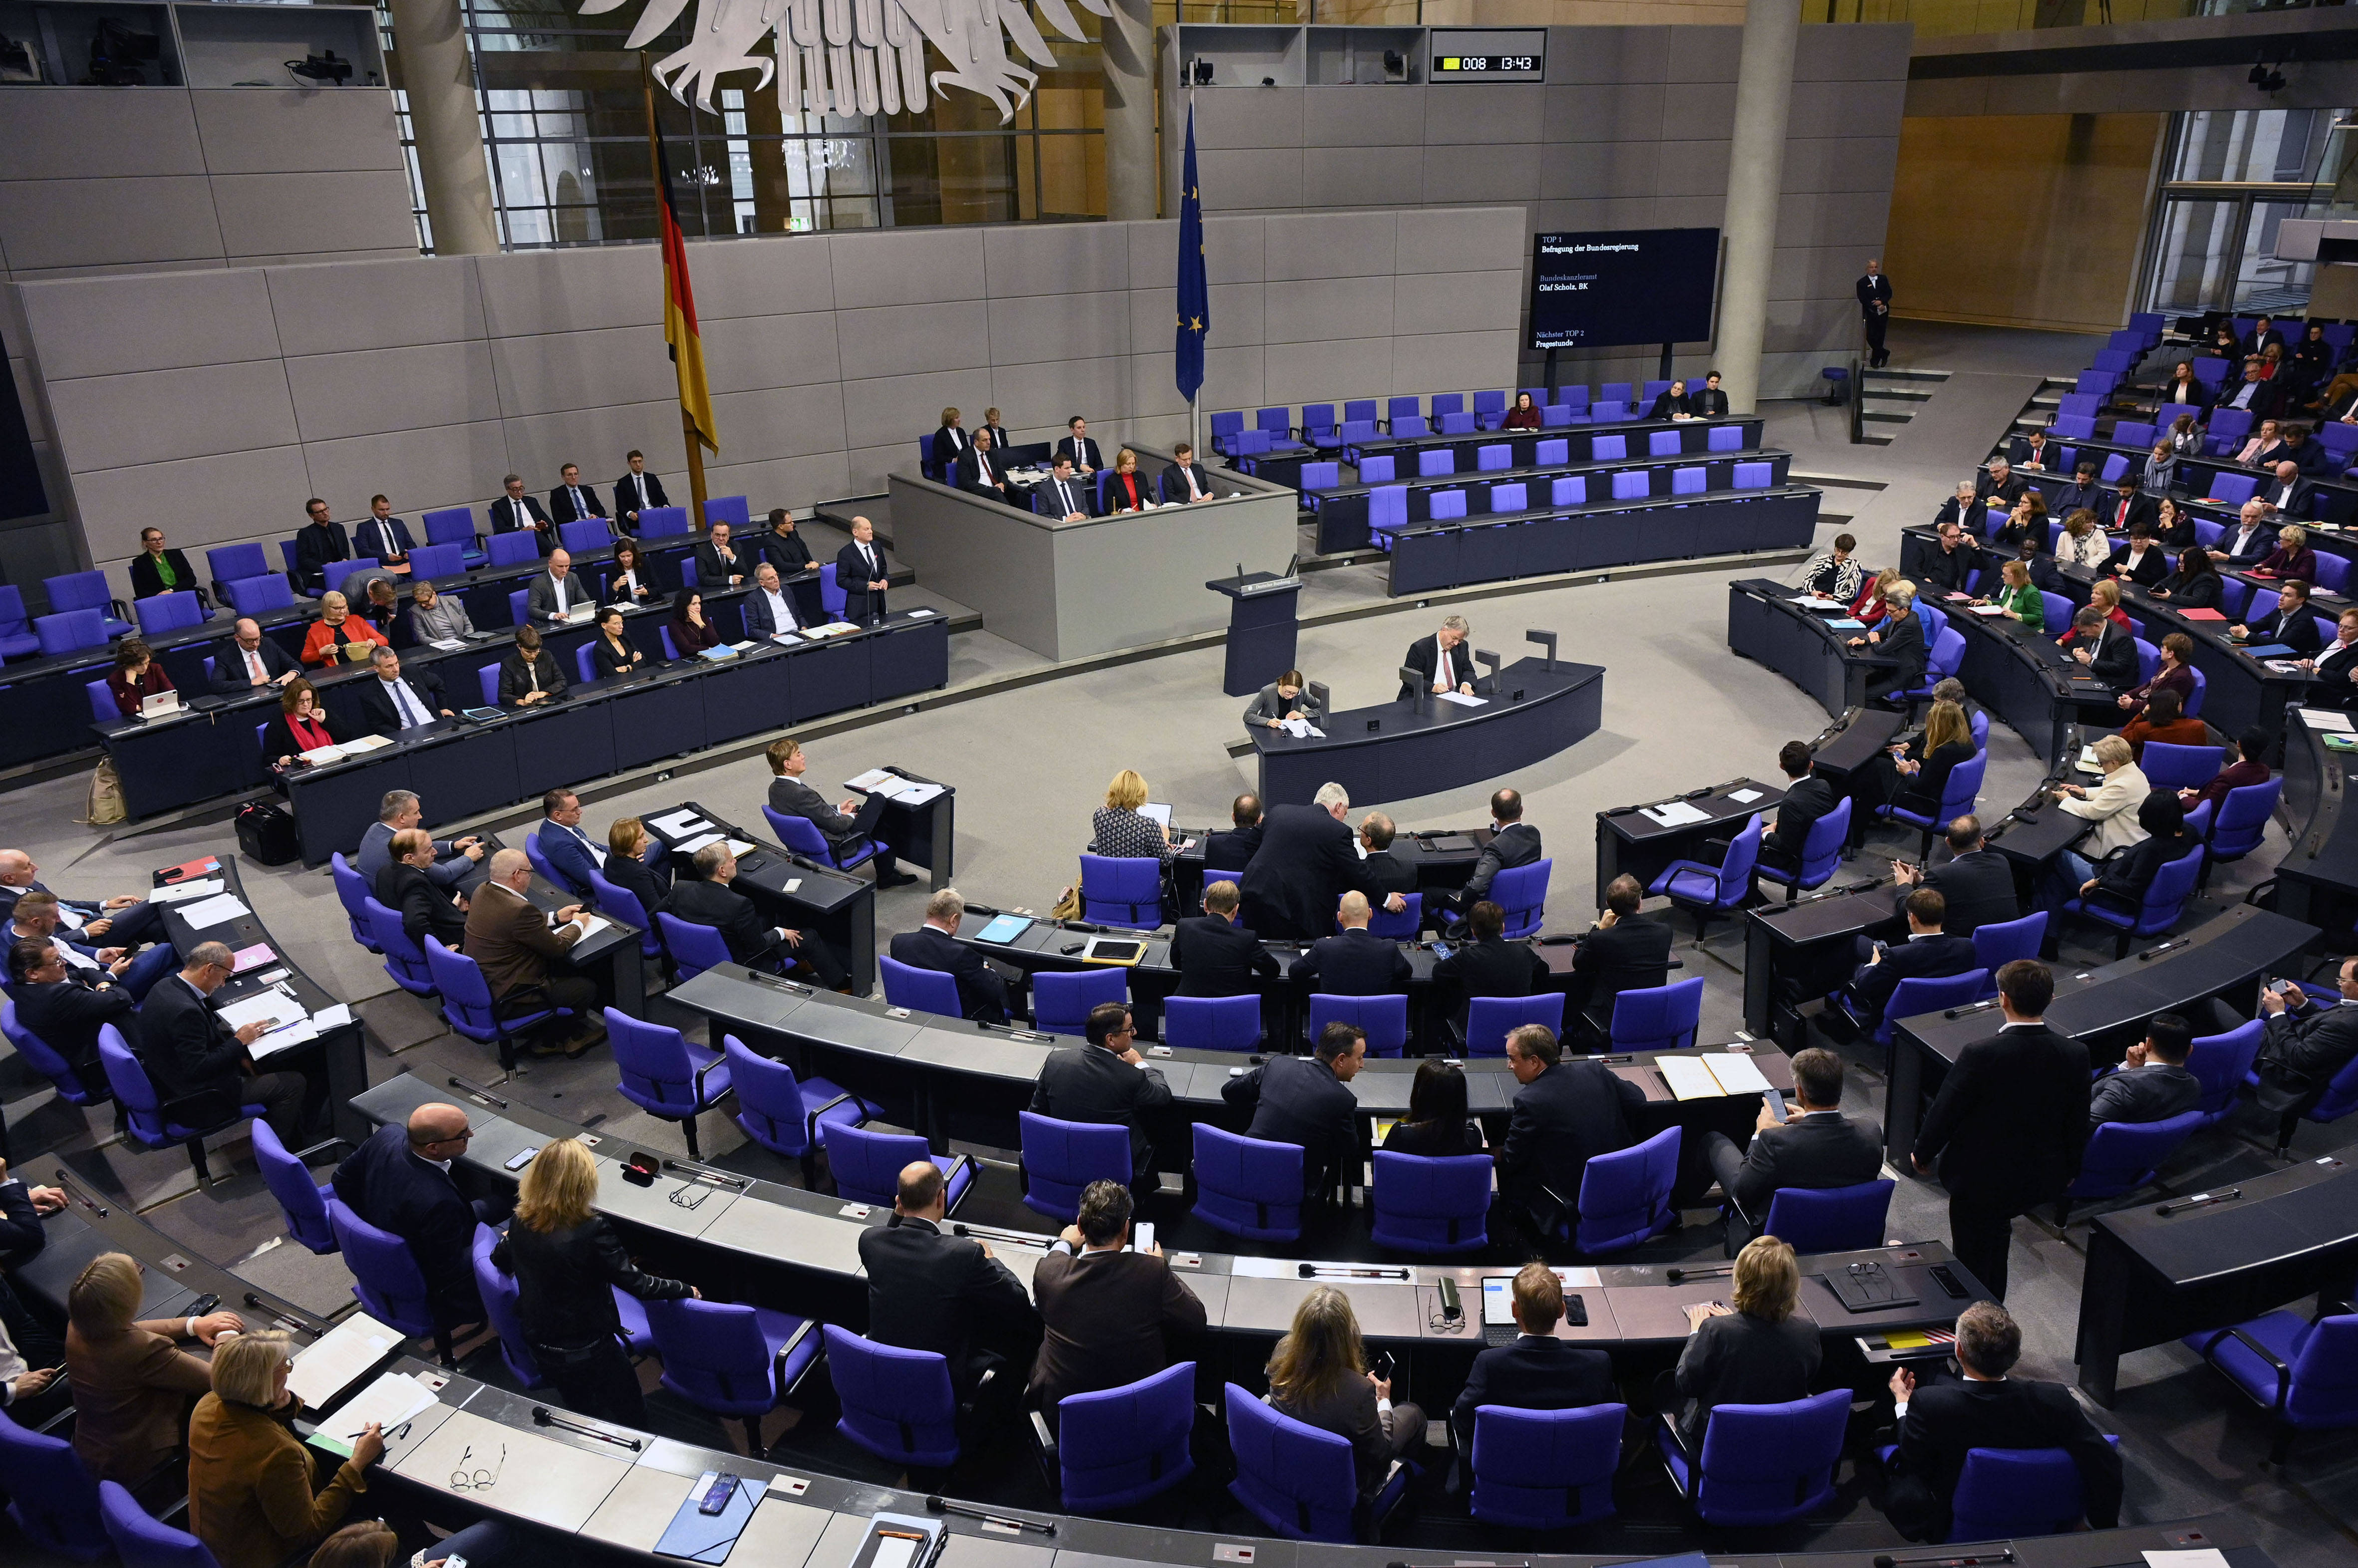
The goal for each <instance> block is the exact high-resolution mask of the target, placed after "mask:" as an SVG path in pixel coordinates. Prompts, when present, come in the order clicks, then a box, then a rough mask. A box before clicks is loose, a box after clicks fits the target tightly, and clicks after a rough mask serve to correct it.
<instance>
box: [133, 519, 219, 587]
mask: <svg viewBox="0 0 2358 1568" xmlns="http://www.w3.org/2000/svg"><path fill="white" fill-rule="evenodd" d="M167 574H168V575H169V576H170V578H171V579H172V580H171V581H169V582H166V581H165V580H164V579H165V577H166V576H167ZM201 586H202V585H201V584H200V583H199V582H198V581H197V574H196V573H195V572H194V571H192V570H190V569H189V557H186V556H184V555H182V554H181V553H180V552H179V551H178V550H168V549H166V548H165V547H164V530H162V529H161V528H142V529H140V530H139V554H137V555H135V556H134V557H131V597H132V598H134V599H153V598H155V597H156V596H157V594H159V593H183V592H186V591H188V590H189V589H194V588H199V587H201Z"/></svg>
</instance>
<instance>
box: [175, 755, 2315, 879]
mask: <svg viewBox="0 0 2358 1568" xmlns="http://www.w3.org/2000/svg"><path fill="white" fill-rule="evenodd" d="M2343 728H2344V729H2347V728H2348V726H2347V725H2346V724H2345V725H2344V726H2343ZM228 885H229V884H228V883H227V882H225V881H222V879H221V878H219V877H200V878H198V879H197V880H196V881H191V882H177V883H175V884H173V885H172V886H170V887H168V888H157V890H156V891H155V892H151V893H149V894H148V895H147V902H148V903H185V902H187V901H188V900H189V899H192V898H211V897H212V895H213V894H215V893H217V892H221V890H222V888H224V887H226V886H228Z"/></svg>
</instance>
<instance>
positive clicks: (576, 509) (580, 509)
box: [572, 490, 590, 517]
mask: <svg viewBox="0 0 2358 1568" xmlns="http://www.w3.org/2000/svg"><path fill="white" fill-rule="evenodd" d="M572 494H573V515H575V516H576V517H587V516H588V515H590V509H589V508H588V507H586V506H584V505H582V504H581V492H580V491H579V490H576V491H574V492H572Z"/></svg>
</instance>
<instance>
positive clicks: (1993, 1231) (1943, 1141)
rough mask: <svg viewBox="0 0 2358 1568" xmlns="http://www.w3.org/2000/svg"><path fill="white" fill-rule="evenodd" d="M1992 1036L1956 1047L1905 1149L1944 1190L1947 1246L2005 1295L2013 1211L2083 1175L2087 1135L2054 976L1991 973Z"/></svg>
mask: <svg viewBox="0 0 2358 1568" xmlns="http://www.w3.org/2000/svg"><path fill="white" fill-rule="evenodd" d="M1997 989H1998V1009H1999V1011H2000V1012H2001V1013H2002V1014H2003V1015H2004V1019H2005V1022H2003V1023H2002V1024H2001V1025H2000V1026H1999V1027H1998V1029H1997V1031H1996V1033H1994V1034H1991V1035H1989V1036H1988V1037H1987V1038H1985V1039H1983V1040H1979V1041H1975V1042H1974V1043H1973V1044H1969V1045H1967V1046H1966V1047H1965V1048H1964V1049H1963V1052H1962V1053H1960V1054H1959V1055H1958V1057H1957V1060H1956V1064H1955V1065H1953V1066H1952V1067H1951V1068H1950V1069H1949V1073H1948V1076H1947V1077H1945V1078H1943V1079H1942V1083H1941V1091H1940V1093H1939V1094H1938V1095H1936V1096H1935V1097H1934V1098H1933V1100H1932V1108H1931V1110H1929V1111H1927V1112H1926V1113H1925V1116H1924V1119H1923V1122H1922V1123H1921V1125H1920V1127H1919V1129H1918V1130H1917V1134H1916V1147H1915V1149H1914V1150H1913V1152H1912V1153H1911V1156H1910V1157H1911V1159H1912V1160H1913V1162H1914V1163H1915V1166H1916V1170H1917V1172H1918V1173H1920V1174H1925V1175H1929V1174H1931V1173H1932V1170H1933V1168H1934V1166H1935V1165H1937V1166H1938V1167H1939V1169H1940V1174H1941V1184H1942V1186H1944V1187H1946V1188H1948V1190H1949V1236H1950V1243H1949V1245H1950V1248H1951V1249H1952V1251H1954V1252H1955V1253H1956V1255H1957V1261H1958V1262H1960V1263H1962V1264H1963V1265H1964V1267H1965V1270H1966V1271H1967V1272H1968V1273H1970V1274H1972V1275H1973V1276H1974V1278H1975V1279H1977V1280H1979V1281H1981V1282H1982V1283H1983V1284H1984V1285H1986V1286H1987V1287H1989V1292H1990V1294H1991V1295H1993V1296H1995V1297H1996V1298H1997V1299H1999V1300H2001V1301H2003V1300H2004V1299H2005V1297H2006V1251H2007V1249H2008V1247H2009V1246H2010V1244H2011V1242H2012V1239H2013V1237H2012V1231H2013V1225H2014V1217H2015V1216H2016V1215H2018V1214H2024V1213H2028V1211H2029V1210H2031V1209H2034V1208H2036V1207H2038V1206H2039V1205H2041V1204H2044V1203H2051V1202H2053V1201H2054V1200H2055V1198H2056V1197H2057V1196H2059V1195H2061V1193H2062V1191H2063V1189H2064V1188H2065V1187H2067V1186H2069V1185H2071V1178H2072V1177H2074V1176H2076V1175H2078V1174H2079V1173H2080V1157H2081V1154H2082V1152H2083V1151H2084V1150H2085V1149H2086V1147H2087V1142H2088V1048H2087V1047H2086V1046H2085V1045H2083V1044H2081V1043H2080V1042H2078V1041H2076V1040H2072V1039H2069V1038H2066V1037H2065V1036H2063V1035H2061V1034H2058V1033H2055V1032H2054V1031H2053V1030H2051V1029H2050V1028H2048V1027H2047V1025H2046V1023H2045V1022H2044V1020H2045V1016H2046V1012H2047V1003H2048V1001H2049V1000H2050V999H2051V998H2052V997H2053V996H2054V994H2055V978H2054V976H2053V975H2052V974H2051V973H2050V972H2049V970H2048V968H2047V966H2046V965H2044V964H2041V963H2039V962H2037V961H2036V960H2034V959H2029V958H2017V959H2015V960H2014V961H2013V962H2012V963H2010V964H2007V965H2006V966H2005V967H2004V968H2001V969H1999V970H1998V972H1997Z"/></svg>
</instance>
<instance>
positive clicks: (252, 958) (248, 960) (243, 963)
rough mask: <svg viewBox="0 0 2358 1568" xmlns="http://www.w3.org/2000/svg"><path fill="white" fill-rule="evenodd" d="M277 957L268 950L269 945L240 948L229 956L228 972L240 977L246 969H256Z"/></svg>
mask: <svg viewBox="0 0 2358 1568" xmlns="http://www.w3.org/2000/svg"><path fill="white" fill-rule="evenodd" d="M277 957H278V955H277V954H276V953H274V952H272V951H271V950H270V944H269V943H267V942H256V943H255V944H254V946H251V947H240V948H239V949H238V950H237V951H236V952H234V953H232V954H231V955H230V956H229V972H230V973H231V974H233V975H242V974H243V973H245V971H246V970H248V969H258V968H261V967H262V966H263V965H265V964H267V963H272V962H274V961H276V958H277ZM280 972H281V973H284V972H285V971H283V970H282V971H280Z"/></svg>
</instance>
